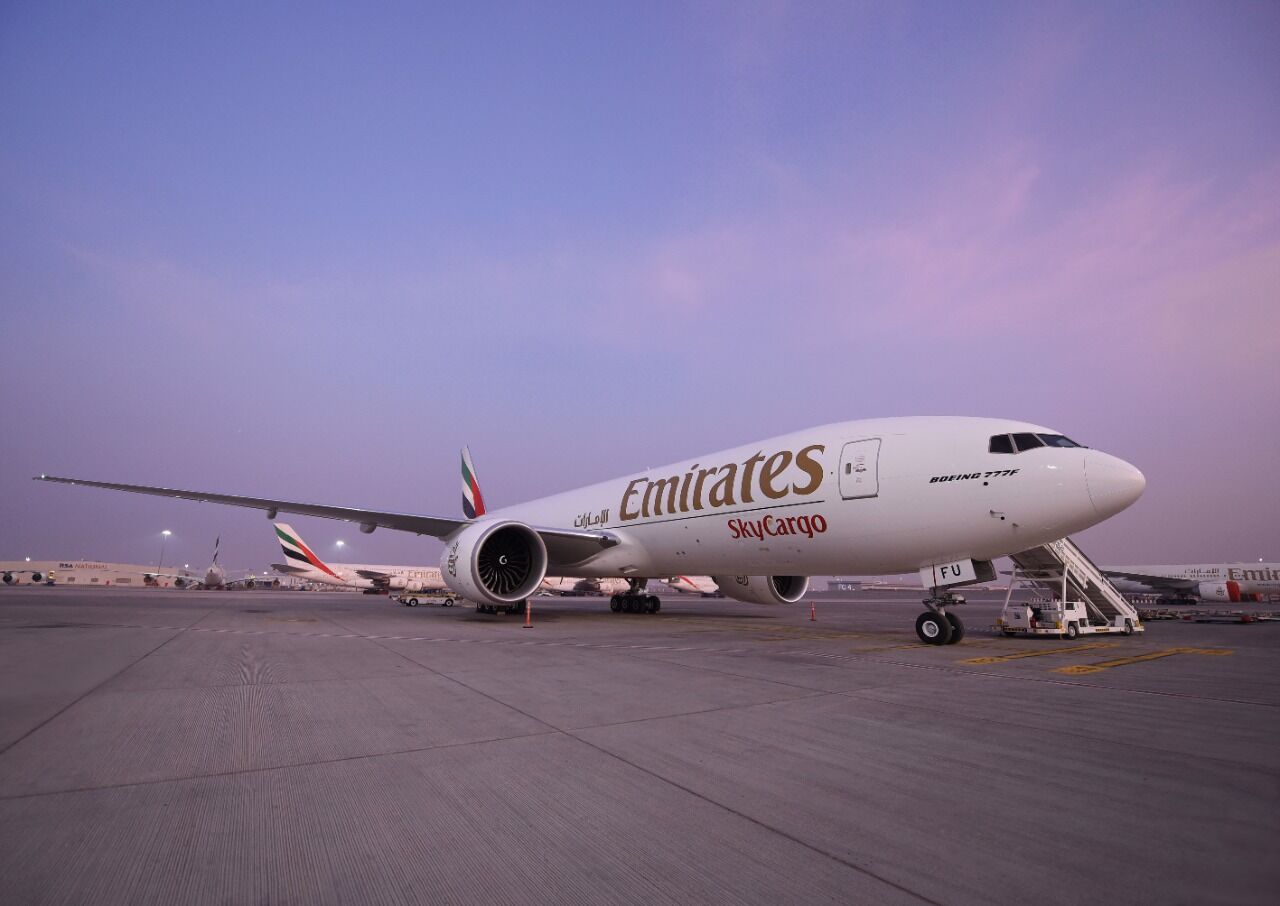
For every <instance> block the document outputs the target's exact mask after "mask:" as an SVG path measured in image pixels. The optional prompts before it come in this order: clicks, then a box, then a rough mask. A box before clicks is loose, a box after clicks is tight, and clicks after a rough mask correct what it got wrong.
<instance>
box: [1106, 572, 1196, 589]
mask: <svg viewBox="0 0 1280 906" xmlns="http://www.w3.org/2000/svg"><path fill="white" fill-rule="evenodd" d="M1102 573H1103V575H1105V576H1106V577H1107V578H1109V579H1128V580H1129V581H1130V582H1140V583H1141V584H1143V585H1149V586H1151V587H1152V588H1154V589H1160V588H1167V589H1169V590H1170V591H1193V590H1195V589H1196V588H1199V587H1200V583H1199V581H1197V580H1195V579H1174V578H1172V577H1170V576H1151V575H1147V574H1146V573H1126V572H1121V571H1120V570H1118V569H1104V570H1102Z"/></svg>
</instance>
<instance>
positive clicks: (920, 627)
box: [916, 610, 951, 645]
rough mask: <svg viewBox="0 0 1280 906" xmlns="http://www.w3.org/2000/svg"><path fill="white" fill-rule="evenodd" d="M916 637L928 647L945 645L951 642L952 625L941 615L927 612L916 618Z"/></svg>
mask: <svg viewBox="0 0 1280 906" xmlns="http://www.w3.org/2000/svg"><path fill="white" fill-rule="evenodd" d="M916 635H918V636H920V641H922V642H924V643H925V644H926V645H945V644H947V642H948V641H950V640H951V623H950V622H948V621H947V618H946V617H944V616H942V615H941V614H936V613H934V612H933V611H931V610H926V611H925V612H924V613H922V614H920V616H918V617H916Z"/></svg>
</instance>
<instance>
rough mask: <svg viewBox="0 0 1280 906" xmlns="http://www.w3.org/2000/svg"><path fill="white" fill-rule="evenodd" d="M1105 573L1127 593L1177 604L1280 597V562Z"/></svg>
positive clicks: (1125, 568) (1139, 568)
mask: <svg viewBox="0 0 1280 906" xmlns="http://www.w3.org/2000/svg"><path fill="white" fill-rule="evenodd" d="M1102 571H1103V572H1104V573H1105V574H1106V575H1107V577H1108V578H1110V579H1111V581H1112V583H1113V584H1114V585H1115V586H1116V588H1118V589H1120V590H1121V591H1123V592H1127V593H1130V594H1159V595H1162V596H1164V598H1165V600H1172V601H1174V602H1183V603H1185V602H1187V601H1195V600H1202V601H1244V600H1250V599H1256V598H1257V597H1258V596H1261V595H1275V594H1280V563H1261V562H1259V563H1193V564H1184V565H1181V566H1108V567H1103V569H1102Z"/></svg>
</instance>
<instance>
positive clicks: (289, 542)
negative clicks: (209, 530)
mask: <svg viewBox="0 0 1280 906" xmlns="http://www.w3.org/2000/svg"><path fill="white" fill-rule="evenodd" d="M275 529H276V539H277V540H278V541H279V542H280V549H281V550H283V551H284V559H285V562H284V563H274V564H272V566H271V568H272V569H274V570H276V571H277V572H280V573H284V574H285V575H289V576H297V577H298V578H300V579H305V580H307V581H309V582H321V583H324V584H325V585H345V586H348V587H350V588H362V589H365V590H367V591H371V592H392V591H394V592H399V593H400V600H401V601H402V602H403V603H404V604H407V605H409V606H410V607H414V606H417V603H418V599H417V598H416V597H415V596H414V595H416V594H420V593H423V592H440V591H445V592H447V591H448V589H449V587H448V585H446V584H445V582H444V580H443V579H442V578H441V576H440V569H439V567H435V566H383V565H379V564H372V563H326V562H324V561H323V560H321V559H320V558H319V557H318V556H316V554H315V552H314V551H313V550H311V548H309V547H307V545H306V542H304V541H303V540H302V536H301V535H299V534H298V532H297V531H295V530H294V529H293V528H292V527H291V526H289V525H286V524H285V523H283V522H277V523H276V524H275ZM453 602H454V598H453V595H448V594H447V595H445V598H444V601H443V602H442V603H443V604H444V606H446V607H452V606H453Z"/></svg>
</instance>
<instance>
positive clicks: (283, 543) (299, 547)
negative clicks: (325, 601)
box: [275, 522, 339, 579]
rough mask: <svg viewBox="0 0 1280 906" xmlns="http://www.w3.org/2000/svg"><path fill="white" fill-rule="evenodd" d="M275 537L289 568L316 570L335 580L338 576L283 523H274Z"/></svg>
mask: <svg viewBox="0 0 1280 906" xmlns="http://www.w3.org/2000/svg"><path fill="white" fill-rule="evenodd" d="M275 527H276V537H277V538H278V539H280V547H281V549H282V550H284V558H285V559H284V562H285V563H287V564H289V565H290V566H300V567H302V568H303V569H308V570H310V569H318V570H319V571H320V572H322V573H328V574H329V575H331V576H333V577H334V578H335V579H338V578H339V577H338V574H337V573H335V572H334V571H333V570H331V569H330V568H329V567H328V566H326V565H325V563H324V561H323V560H321V559H320V558H319V557H317V556H316V555H315V554H313V553H312V552H311V548H309V547H307V545H306V544H305V543H303V540H302V538H301V537H299V535H298V533H297V532H295V531H294V530H293V528H292V527H291V526H288V525H285V524H284V523H283V522H277V523H275Z"/></svg>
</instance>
